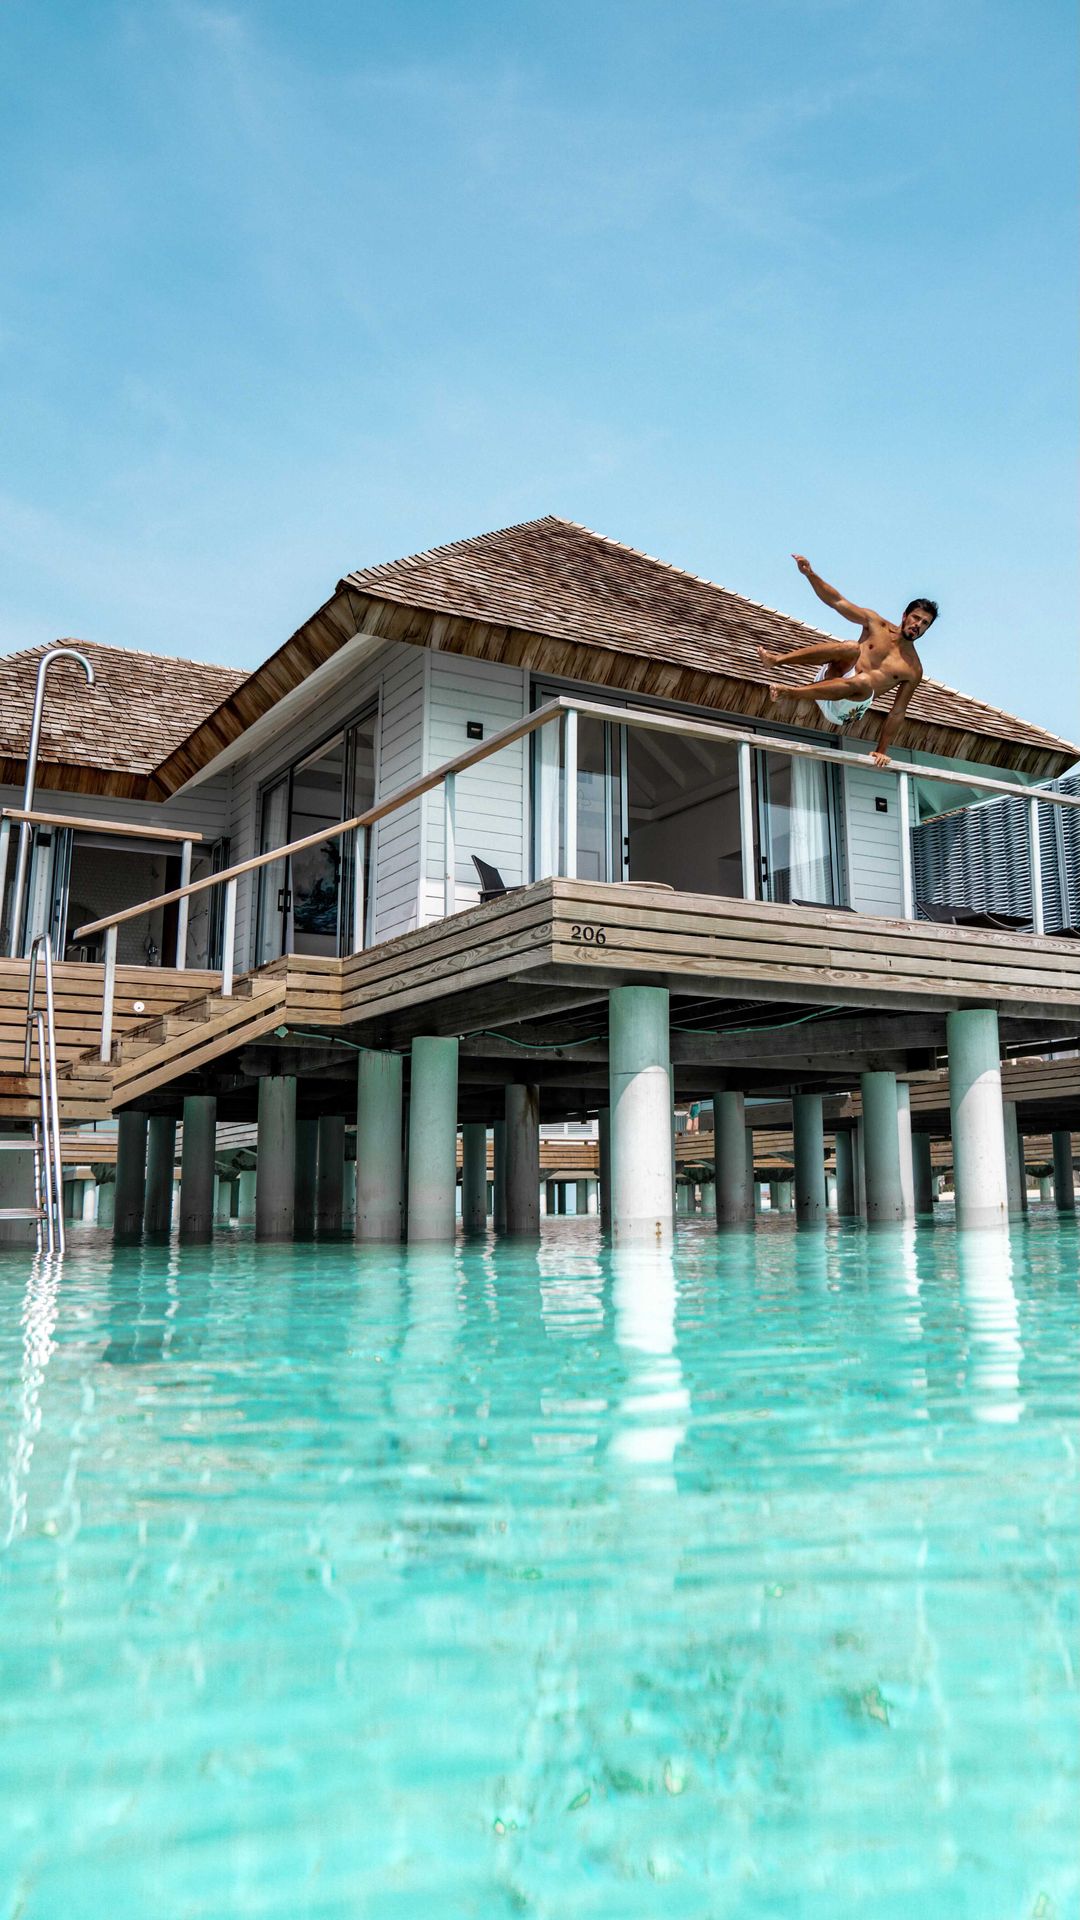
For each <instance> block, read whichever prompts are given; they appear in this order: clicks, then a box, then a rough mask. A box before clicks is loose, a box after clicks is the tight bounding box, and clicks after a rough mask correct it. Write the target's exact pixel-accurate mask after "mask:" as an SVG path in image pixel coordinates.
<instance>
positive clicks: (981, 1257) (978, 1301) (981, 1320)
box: [956, 1228, 1023, 1423]
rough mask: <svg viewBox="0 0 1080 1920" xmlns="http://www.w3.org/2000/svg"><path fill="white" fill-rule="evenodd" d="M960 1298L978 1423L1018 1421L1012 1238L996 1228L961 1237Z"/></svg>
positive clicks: (1019, 1354) (958, 1250)
mask: <svg viewBox="0 0 1080 1920" xmlns="http://www.w3.org/2000/svg"><path fill="white" fill-rule="evenodd" d="M956 1254H957V1264H958V1266H959V1270H960V1287H961V1297H962V1299H963V1304H964V1318H965V1321H966V1324H967V1331H968V1355H967V1359H968V1369H967V1382H968V1392H969V1394H970V1397H971V1410H972V1412H973V1414H974V1416H975V1418H976V1420H984V1421H997V1422H999V1423H1000V1422H1005V1421H1014V1420H1019V1418H1020V1410H1021V1401H1020V1362H1021V1360H1022V1358H1023V1348H1022V1346H1021V1343H1020V1315H1019V1312H1018V1310H1017V1304H1016V1292H1015V1289H1014V1287H1013V1282H1012V1254H1011V1251H1010V1243H1009V1235H1008V1234H1007V1233H1003V1232H1002V1231H1001V1230H1000V1229H997V1228H988V1229H986V1230H985V1231H975V1230H972V1231H969V1232H967V1233H963V1234H959V1235H958V1236H957V1242H956Z"/></svg>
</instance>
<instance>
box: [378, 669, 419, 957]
mask: <svg viewBox="0 0 1080 1920" xmlns="http://www.w3.org/2000/svg"><path fill="white" fill-rule="evenodd" d="M427 657H428V656H427V654H426V652H425V651H424V649H423V648H421V647H408V646H401V645H394V646H393V647H391V648H388V649H387V658H386V663H385V666H384V670H383V681H382V724H381V726H380V729H379V784H378V797H379V799H380V800H385V799H387V798H388V797H389V795H390V794H392V793H396V792H397V791H398V789H399V788H400V787H403V786H405V785H407V783H408V782H409V781H410V780H418V779H419V777H420V775H421V773H422V772H423V770H424V682H425V666H424V663H425V661H426V660H427ZM421 820H422V802H421V801H419V800H413V801H411V802H410V804H409V805H408V806H407V807H400V808H399V809H398V811H397V812H396V813H392V814H390V815H389V817H388V818H387V819H385V820H380V822H379V824H378V827H377V829H376V834H375V847H374V857H373V861H372V866H373V870H374V874H375V903H374V927H373V934H372V937H373V939H374V940H375V941H379V940H392V939H393V938H394V937H395V935H396V934H399V933H408V932H409V931H410V930H411V929H412V928H413V927H415V926H418V925H419V920H420V835H421Z"/></svg>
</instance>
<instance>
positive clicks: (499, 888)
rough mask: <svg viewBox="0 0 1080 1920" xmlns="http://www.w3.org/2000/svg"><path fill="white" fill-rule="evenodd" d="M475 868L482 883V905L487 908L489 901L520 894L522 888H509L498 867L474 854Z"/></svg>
mask: <svg viewBox="0 0 1080 1920" xmlns="http://www.w3.org/2000/svg"><path fill="white" fill-rule="evenodd" d="M472 863H473V866H474V867H475V868H476V872H477V876H478V878H479V881H480V905H481V906H482V907H486V906H487V903H488V901H489V900H501V899H502V897H503V894H504V893H520V892H521V888H520V887H508V886H507V884H506V881H505V880H504V879H503V877H502V874H501V873H500V872H499V869H498V867H493V866H490V865H489V863H488V862H487V861H486V860H481V859H479V858H478V857H477V855H476V854H475V853H474V854H473V857H472Z"/></svg>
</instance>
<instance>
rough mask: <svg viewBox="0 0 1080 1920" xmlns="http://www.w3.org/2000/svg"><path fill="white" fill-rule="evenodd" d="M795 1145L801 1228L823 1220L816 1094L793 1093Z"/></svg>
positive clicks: (820, 1111) (821, 1126) (820, 1110)
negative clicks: (802, 1224)
mask: <svg viewBox="0 0 1080 1920" xmlns="http://www.w3.org/2000/svg"><path fill="white" fill-rule="evenodd" d="M791 1116H792V1127H793V1129H794V1144H795V1212H796V1215H797V1217H798V1219H800V1220H801V1221H803V1223H804V1224H805V1225H808V1226H809V1225H813V1224H815V1223H817V1222H819V1221H821V1220H824V1218H825V1122H824V1104H823V1101H822V1097H821V1095H820V1093H797V1094H796V1095H795V1097H794V1099H793V1100H792V1103H791Z"/></svg>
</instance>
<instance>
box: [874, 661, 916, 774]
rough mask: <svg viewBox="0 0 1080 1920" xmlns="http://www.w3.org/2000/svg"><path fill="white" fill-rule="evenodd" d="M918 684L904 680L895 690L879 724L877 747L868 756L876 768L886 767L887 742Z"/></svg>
mask: <svg viewBox="0 0 1080 1920" xmlns="http://www.w3.org/2000/svg"><path fill="white" fill-rule="evenodd" d="M918 684H919V683H918V681H917V680H905V681H904V682H903V685H902V686H900V687H899V688H898V689H897V694H896V699H895V700H894V701H893V703H892V706H891V707H890V708H889V711H888V713H887V714H886V715H885V718H884V720H883V721H882V723H881V732H880V733H879V734H878V743H877V746H876V747H875V748H874V751H873V753H872V754H871V755H870V758H871V760H872V761H873V762H874V765H875V766H876V767H887V766H888V764H889V756H888V752H887V748H888V745H889V742H890V741H891V740H892V739H893V738H894V737H895V734H896V730H897V728H898V727H899V725H900V722H901V720H902V719H903V717H904V715H905V713H906V712H907V710H908V707H909V705H910V703H911V696H912V694H913V693H914V692H915V689H916V687H917V686H918Z"/></svg>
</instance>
